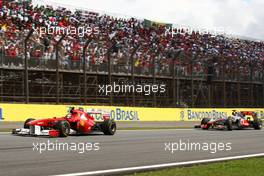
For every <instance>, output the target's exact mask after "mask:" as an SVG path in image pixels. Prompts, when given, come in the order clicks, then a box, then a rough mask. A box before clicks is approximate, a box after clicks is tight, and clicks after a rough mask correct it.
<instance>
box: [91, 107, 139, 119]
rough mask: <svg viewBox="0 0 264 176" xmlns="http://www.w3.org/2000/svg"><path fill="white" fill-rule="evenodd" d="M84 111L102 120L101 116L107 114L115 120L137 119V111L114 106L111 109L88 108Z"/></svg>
mask: <svg viewBox="0 0 264 176" xmlns="http://www.w3.org/2000/svg"><path fill="white" fill-rule="evenodd" d="M86 112H87V113H88V114H89V115H91V116H93V118H94V119H95V120H96V121H100V120H102V119H103V118H102V117H103V116H109V117H110V118H111V119H114V120H116V121H139V120H140V119H139V116H138V111H133V110H125V109H122V108H115V109H111V110H106V109H94V108H88V109H86Z"/></svg>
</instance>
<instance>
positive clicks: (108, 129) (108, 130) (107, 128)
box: [101, 120, 116, 135]
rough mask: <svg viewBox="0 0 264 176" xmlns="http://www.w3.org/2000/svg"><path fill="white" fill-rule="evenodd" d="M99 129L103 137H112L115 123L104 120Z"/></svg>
mask: <svg viewBox="0 0 264 176" xmlns="http://www.w3.org/2000/svg"><path fill="white" fill-rule="evenodd" d="M101 129H102V132H103V133H104V134H105V135H114V134H115V132H116V123H115V122H114V121H113V120H106V121H104V122H103V123H102V125H101Z"/></svg>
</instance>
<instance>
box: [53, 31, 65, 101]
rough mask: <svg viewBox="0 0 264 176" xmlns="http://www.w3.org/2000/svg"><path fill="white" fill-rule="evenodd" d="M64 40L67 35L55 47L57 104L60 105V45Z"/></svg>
mask: <svg viewBox="0 0 264 176" xmlns="http://www.w3.org/2000/svg"><path fill="white" fill-rule="evenodd" d="M64 38H65V35H64V36H62V37H61V38H60V39H59V41H58V42H57V43H56V45H55V49H56V104H59V102H60V99H59V98H60V97H59V94H60V87H59V86H60V83H59V81H60V72H59V69H60V61H59V45H60V43H61V42H62V40H63V39H64Z"/></svg>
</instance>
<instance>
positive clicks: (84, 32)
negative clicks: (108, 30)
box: [34, 25, 100, 37]
mask: <svg viewBox="0 0 264 176" xmlns="http://www.w3.org/2000/svg"><path fill="white" fill-rule="evenodd" d="M34 30H35V32H36V33H37V34H38V35H40V37H42V36H43V35H47V34H49V35H55V34H56V35H66V36H67V35H77V36H78V37H84V36H90V35H92V34H93V35H99V32H100V30H99V27H93V26H89V25H88V26H79V27H74V26H68V27H64V26H43V27H39V28H37V29H34Z"/></svg>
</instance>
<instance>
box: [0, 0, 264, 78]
mask: <svg viewBox="0 0 264 176" xmlns="http://www.w3.org/2000/svg"><path fill="white" fill-rule="evenodd" d="M43 27H45V28H46V29H48V28H51V27H54V29H58V30H55V32H54V31H53V32H52V33H49V32H47V31H46V33H45V34H44V35H43V34H42V35H40V31H41V29H43ZM66 28H67V29H71V30H72V31H71V33H70V34H68V35H65V37H64V38H63V40H62V42H61V44H60V45H59V46H58V55H59V58H60V62H61V65H62V67H63V68H64V69H74V68H81V67H78V66H80V63H81V61H82V58H83V56H82V51H83V48H84V46H85V43H86V41H87V40H90V41H91V42H90V43H89V45H88V48H87V51H86V54H85V55H86V61H87V68H88V69H90V68H93V67H94V66H96V67H99V68H100V67H101V66H103V65H105V64H106V63H107V62H108V58H109V57H111V58H112V61H113V65H114V66H115V67H116V68H118V70H119V72H121V73H122V72H128V70H129V68H130V65H131V58H132V57H133V60H134V63H133V64H134V66H135V68H136V71H138V72H139V73H141V74H151V73H152V72H151V70H152V69H153V68H154V69H155V71H156V73H157V74H161V75H162V74H164V75H166V74H168V75H169V74H170V72H171V66H172V65H173V64H172V63H174V62H175V64H176V68H177V69H178V70H179V71H180V72H181V74H183V75H188V74H190V70H192V72H195V73H197V74H199V73H205V72H206V69H207V68H208V67H207V64H208V63H210V64H213V65H214V67H215V72H216V73H217V74H221V73H220V72H221V71H220V70H221V68H222V66H223V64H224V65H226V66H225V67H226V70H227V72H228V70H231V71H232V70H234V69H239V70H240V72H242V73H244V74H250V67H249V66H254V74H258V75H260V76H263V73H262V72H263V68H264V42H263V41H262V42H261V41H249V40H243V39H239V38H232V37H227V36H224V35H220V34H219V35H213V34H209V33H205V34H202V33H199V32H195V31H192V32H185V31H183V29H178V30H177V29H170V32H168V30H167V27H166V26H165V25H159V24H156V25H155V24H154V25H146V24H145V23H144V20H140V19H135V18H130V19H125V18H115V17H114V16H110V15H106V14H99V13H96V12H90V11H86V10H75V11H70V10H68V9H66V8H63V7H58V8H54V7H52V6H42V5H33V4H32V3H31V2H30V1H4V0H0V58H1V57H2V58H3V57H7V58H9V59H12V58H19V59H21V58H23V57H24V55H25V53H24V40H25V38H26V36H27V34H28V33H29V31H30V30H31V29H34V31H35V32H34V33H33V34H32V35H31V36H30V39H29V41H28V48H27V49H28V52H27V53H26V54H27V56H28V58H32V59H35V60H36V59H38V60H41V61H43V62H42V63H47V61H52V60H53V61H54V60H55V58H56V52H55V49H56V43H57V42H58V41H59V40H60V38H61V37H62V36H63V34H62V32H61V31H60V30H61V29H66ZM80 28H82V29H87V28H89V30H90V33H85V34H84V35H83V36H81V37H80V35H78V30H77V31H76V29H80ZM95 29H98V31H97V33H96V32H95ZM171 30H177V31H179V32H177V33H176V34H175V31H174V32H173V31H171ZM21 60H22V59H21ZM39 63H40V62H39ZM191 63H192V65H193V69H190V65H191ZM18 66H21V65H18ZM36 67H37V66H36ZM105 71H107V70H105Z"/></svg>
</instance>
